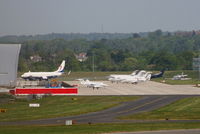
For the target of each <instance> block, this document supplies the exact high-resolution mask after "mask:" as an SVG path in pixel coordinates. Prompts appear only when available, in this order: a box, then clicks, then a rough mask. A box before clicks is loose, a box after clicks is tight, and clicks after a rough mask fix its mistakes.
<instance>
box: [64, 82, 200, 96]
mask: <svg viewBox="0 0 200 134" xmlns="http://www.w3.org/2000/svg"><path fill="white" fill-rule="evenodd" d="M67 82H68V83H70V84H77V85H79V87H78V89H79V90H78V95H200V88H197V87H194V85H168V84H163V83H158V82H153V81H147V82H141V83H138V84H136V85H134V84H125V83H118V84H117V83H111V82H109V81H102V82H103V83H105V84H108V85H109V86H108V87H105V88H100V89H98V90H97V89H95V90H93V89H92V88H87V87H84V86H83V85H81V84H80V82H78V81H67Z"/></svg>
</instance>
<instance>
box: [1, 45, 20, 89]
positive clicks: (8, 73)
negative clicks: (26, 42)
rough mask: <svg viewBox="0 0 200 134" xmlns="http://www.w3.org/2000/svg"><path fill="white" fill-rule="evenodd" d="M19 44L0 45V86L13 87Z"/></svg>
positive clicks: (15, 77)
mask: <svg viewBox="0 0 200 134" xmlns="http://www.w3.org/2000/svg"><path fill="white" fill-rule="evenodd" d="M20 48H21V44H0V86H15V85H16V79H17V68H18V58H19V52H20Z"/></svg>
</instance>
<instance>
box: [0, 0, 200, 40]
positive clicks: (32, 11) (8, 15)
mask: <svg viewBox="0 0 200 134" xmlns="http://www.w3.org/2000/svg"><path fill="white" fill-rule="evenodd" d="M157 29H161V30H163V31H176V30H199V29H200V0H0V36H2V35H8V34H9V35H22V34H25V35H30V34H31V35H35V34H46V33H52V32H54V33H71V32H73V33H89V32H111V33H114V32H119V33H130V32H131V33H132V32H148V31H154V30H157Z"/></svg>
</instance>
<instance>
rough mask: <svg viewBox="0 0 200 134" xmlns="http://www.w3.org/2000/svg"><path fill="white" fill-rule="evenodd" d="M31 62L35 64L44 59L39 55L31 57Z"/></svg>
mask: <svg viewBox="0 0 200 134" xmlns="http://www.w3.org/2000/svg"><path fill="white" fill-rule="evenodd" d="M30 60H31V61H33V62H40V61H42V57H40V56H39V55H33V56H30Z"/></svg>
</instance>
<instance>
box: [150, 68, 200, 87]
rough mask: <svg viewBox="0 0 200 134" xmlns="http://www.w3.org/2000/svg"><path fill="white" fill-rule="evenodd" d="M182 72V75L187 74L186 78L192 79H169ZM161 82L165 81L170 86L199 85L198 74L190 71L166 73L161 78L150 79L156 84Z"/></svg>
mask: <svg viewBox="0 0 200 134" xmlns="http://www.w3.org/2000/svg"><path fill="white" fill-rule="evenodd" d="M182 72H183V73H184V74H187V75H188V78H192V79H190V80H172V79H171V78H172V77H173V76H174V75H177V74H181V73H182ZM163 80H165V83H166V84H171V85H195V84H198V83H200V81H199V73H198V72H197V71H192V70H181V71H166V72H165V73H164V76H163V77H162V78H156V79H152V81H156V82H162V81H163Z"/></svg>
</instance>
